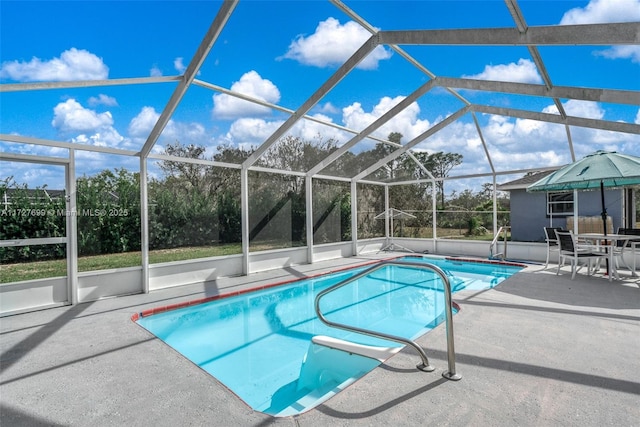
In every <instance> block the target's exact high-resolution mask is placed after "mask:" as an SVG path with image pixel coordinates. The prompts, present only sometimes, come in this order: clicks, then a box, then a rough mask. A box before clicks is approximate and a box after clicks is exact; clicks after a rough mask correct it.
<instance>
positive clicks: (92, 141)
mask: <svg viewBox="0 0 640 427" xmlns="http://www.w3.org/2000/svg"><path fill="white" fill-rule="evenodd" d="M124 141H125V139H124V137H123V136H122V135H120V134H119V133H118V131H117V130H116V129H115V128H113V127H110V126H108V127H104V128H102V129H100V130H98V131H97V132H95V133H93V134H91V135H86V134H80V135H78V136H76V137H74V138H72V139H71V142H76V143H79V144H89V145H96V146H99V147H119V148H124V147H120V145H121V144H122V143H123V142H124Z"/></svg>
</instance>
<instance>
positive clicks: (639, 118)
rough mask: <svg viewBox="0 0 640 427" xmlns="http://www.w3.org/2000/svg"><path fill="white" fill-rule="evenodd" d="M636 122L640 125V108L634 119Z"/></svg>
mask: <svg viewBox="0 0 640 427" xmlns="http://www.w3.org/2000/svg"><path fill="white" fill-rule="evenodd" d="M634 123H635V124H637V125H640V109H639V110H638V114H636V119H635V120H634Z"/></svg>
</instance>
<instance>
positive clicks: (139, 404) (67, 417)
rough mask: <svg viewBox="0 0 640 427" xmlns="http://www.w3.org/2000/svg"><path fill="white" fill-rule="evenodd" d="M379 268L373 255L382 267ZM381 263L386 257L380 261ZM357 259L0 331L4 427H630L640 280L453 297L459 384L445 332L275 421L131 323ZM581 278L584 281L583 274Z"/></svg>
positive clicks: (536, 284) (548, 274)
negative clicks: (159, 310)
mask: <svg viewBox="0 0 640 427" xmlns="http://www.w3.org/2000/svg"><path fill="white" fill-rule="evenodd" d="M380 256H382V255H378V256H377V257H380ZM384 256H389V254H384ZM373 258H376V256H360V257H354V258H348V259H343V260H333V261H330V262H321V263H316V264H313V265H302V266H296V267H290V268H287V269H285V270H277V271H272V272H267V273H258V274H254V275H251V276H248V277H237V278H222V279H218V280H217V281H215V282H211V283H208V284H207V285H193V286H185V287H180V288H173V289H166V290H161V291H154V292H152V293H150V294H141V295H132V296H127V297H119V298H112V299H104V300H100V301H95V302H92V303H84V304H78V305H76V306H68V307H60V308H54V309H49V310H43V311H38V312H33V313H26V314H21V315H15V316H9V317H5V318H0V424H2V425H3V426H4V425H6V426H9V425H10V426H45V425H46V426H68V425H77V426H89V425H91V426H103V425H118V426H119V425H139V426H152V425H153V426H184V425H191V426H199V425H209V426H267V425H281V426H328V425H331V426H336V425H373V426H377V425H394V426H402V425H404V426H414V425H421V424H431V425H456V426H459V425H472V426H487V425H495V426H505V425H513V426H516V425H517V426H534V425H535V426H550V425H563V426H602V425H616V426H632V425H638V420H640V405H639V404H638V402H640V279H639V278H637V277H635V278H631V277H629V273H628V272H626V271H623V272H621V276H622V277H621V278H622V279H623V280H619V281H613V282H609V281H608V280H607V279H606V278H603V277H602V276H601V275H599V276H598V275H596V276H592V277H591V276H585V275H584V274H580V273H579V274H577V275H576V279H575V280H570V276H571V275H570V273H569V269H568V268H567V267H565V268H564V270H563V273H562V274H561V275H560V276H556V274H555V266H553V267H552V268H549V269H547V270H543V269H542V267H541V266H537V265H530V266H529V267H527V268H526V269H525V270H524V271H523V272H521V273H518V274H516V275H514V276H512V277H510V278H509V279H507V280H506V281H504V282H503V283H502V284H500V285H499V286H497V287H496V288H494V289H491V290H486V291H480V292H472V291H463V292H459V293H456V294H455V295H454V301H456V302H457V303H458V304H459V305H460V307H461V311H460V312H459V313H458V314H457V315H456V316H455V317H454V330H455V348H456V360H457V365H456V368H457V369H456V370H457V372H458V373H459V374H461V375H462V380H461V381H458V382H454V381H448V380H446V379H444V378H442V376H441V373H442V372H443V371H445V370H446V368H447V361H446V360H447V356H446V336H445V328H444V324H441V325H440V326H438V327H437V328H436V329H435V330H433V331H431V332H430V333H428V334H427V335H425V336H423V337H421V338H420V339H419V340H418V343H419V344H420V345H421V346H422V347H423V348H424V349H425V351H426V353H427V355H428V356H429V358H430V361H431V363H432V365H434V366H435V367H436V371H435V372H433V373H424V372H420V371H418V370H416V369H415V365H416V364H417V363H418V362H419V356H418V355H417V354H416V353H415V350H414V349H412V348H405V349H404V350H403V351H401V352H400V353H398V354H397V355H395V356H393V357H392V358H391V359H389V360H388V361H387V362H386V363H384V364H383V365H381V366H380V367H379V368H376V369H375V370H374V371H372V372H371V373H369V374H368V375H366V376H365V377H364V378H362V379H360V380H359V381H357V382H356V383H354V384H353V385H351V386H350V387H348V388H347V389H346V390H345V391H343V392H341V393H339V394H338V395H337V396H335V397H333V398H332V399H330V400H328V401H327V402H325V403H324V404H322V405H320V406H319V407H317V408H316V409H313V410H311V411H309V412H307V413H304V414H301V415H299V416H297V417H295V418H272V417H270V416H267V415H264V414H262V413H259V412H255V411H253V410H251V409H250V408H249V407H247V406H246V405H245V404H244V403H243V402H242V401H240V400H239V399H238V398H237V397H236V396H235V395H233V394H232V393H231V392H229V391H228V390H227V389H226V388H225V387H224V386H222V385H221V384H219V383H218V382H217V381H216V380H215V379H214V378H213V377H211V376H210V375H208V374H207V373H205V372H204V371H202V370H201V369H200V368H198V367H197V366H195V365H193V364H192V363H191V362H189V361H188V360H186V359H185V358H183V357H182V356H181V355H179V354H178V353H176V352H175V351H173V350H172V349H170V348H169V347H168V346H166V345H165V344H164V343H163V342H161V341H160V340H158V339H156V338H155V337H154V336H152V335H151V334H150V333H148V332H147V331H146V330H144V329H143V328H141V327H139V326H138V325H137V324H136V323H134V322H133V321H131V316H132V315H134V314H135V313H139V312H141V311H143V310H146V309H150V308H153V307H159V306H165V305H169V304H174V303H178V302H182V301H188V300H195V299H199V298H202V297H206V296H212V295H216V294H217V293H218V292H219V289H220V288H223V287H224V291H223V292H224V293H226V292H228V291H229V290H231V289H233V290H239V289H246V288H253V287H258V286H261V285H264V284H268V283H273V282H276V281H282V280H286V279H289V278H295V277H301V276H304V275H307V274H316V273H319V272H321V271H328V270H334V269H336V268H338V267H340V266H349V265H356V264H360V263H363V262H366V261H370V260H371V259H373ZM582 272H583V271H582Z"/></svg>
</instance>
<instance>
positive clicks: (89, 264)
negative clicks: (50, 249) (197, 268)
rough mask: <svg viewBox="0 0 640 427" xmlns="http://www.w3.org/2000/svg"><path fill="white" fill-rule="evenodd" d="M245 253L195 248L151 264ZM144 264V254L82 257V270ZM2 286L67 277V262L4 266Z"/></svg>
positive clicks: (161, 253) (162, 254)
mask: <svg viewBox="0 0 640 427" xmlns="http://www.w3.org/2000/svg"><path fill="white" fill-rule="evenodd" d="M241 251H242V249H241V246H240V244H239V243H236V244H229V245H220V246H203V247H193V248H177V249H162V250H156V251H150V252H149V263H150V264H158V263H162V262H169V261H184V260H188V259H196V258H206V257H213V256H222V255H231V254H237V253H240V252H241ZM141 264H142V255H141V253H140V252H127V253H122V254H109V255H95V256H85V257H80V258H78V271H80V272H82V271H96V270H110V269H113V268H123V267H135V266H139V265H141ZM0 272H1V274H0V283H10V282H17V281H22V280H32V279H42V278H45V277H59V276H66V275H67V261H66V260H64V259H63V260H54V261H36V262H25V263H19V264H3V265H0Z"/></svg>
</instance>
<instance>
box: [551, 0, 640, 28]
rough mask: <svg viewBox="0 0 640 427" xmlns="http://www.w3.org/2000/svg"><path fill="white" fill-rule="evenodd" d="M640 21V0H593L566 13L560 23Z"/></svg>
mask: <svg viewBox="0 0 640 427" xmlns="http://www.w3.org/2000/svg"><path fill="white" fill-rule="evenodd" d="M633 21H640V0H592V1H590V2H589V4H587V5H586V6H585V7H576V8H574V9H571V10H569V11H568V12H566V13H565V14H564V16H563V17H562V19H561V20H560V25H580V24H595V23H608V22H633Z"/></svg>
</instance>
